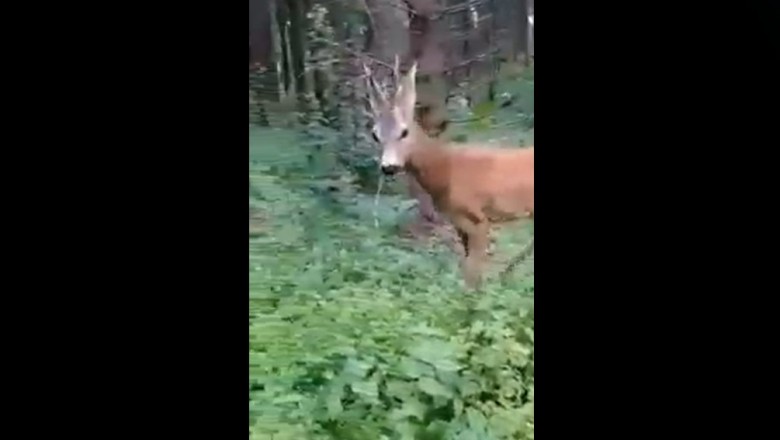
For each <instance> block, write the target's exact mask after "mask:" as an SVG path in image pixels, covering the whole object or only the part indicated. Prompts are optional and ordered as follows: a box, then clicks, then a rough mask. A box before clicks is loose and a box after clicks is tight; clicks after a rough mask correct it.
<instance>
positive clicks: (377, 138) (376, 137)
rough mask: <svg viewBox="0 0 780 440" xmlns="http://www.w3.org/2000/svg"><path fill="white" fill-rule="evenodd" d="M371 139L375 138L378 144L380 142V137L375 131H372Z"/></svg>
mask: <svg viewBox="0 0 780 440" xmlns="http://www.w3.org/2000/svg"><path fill="white" fill-rule="evenodd" d="M371 137H372V138H374V140H375V141H376V142H379V137H378V136H377V135H376V132H375V131H371Z"/></svg>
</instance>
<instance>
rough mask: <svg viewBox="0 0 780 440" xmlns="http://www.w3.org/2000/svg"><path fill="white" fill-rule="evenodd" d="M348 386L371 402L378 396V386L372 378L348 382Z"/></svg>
mask: <svg viewBox="0 0 780 440" xmlns="http://www.w3.org/2000/svg"><path fill="white" fill-rule="evenodd" d="M350 388H352V391H353V392H354V393H355V394H358V395H360V396H363V397H365V398H366V399H368V400H369V401H371V402H375V401H376V400H377V398H378V397H379V388H378V387H377V383H376V382H375V381H374V380H363V381H360V382H355V383H352V384H350Z"/></svg>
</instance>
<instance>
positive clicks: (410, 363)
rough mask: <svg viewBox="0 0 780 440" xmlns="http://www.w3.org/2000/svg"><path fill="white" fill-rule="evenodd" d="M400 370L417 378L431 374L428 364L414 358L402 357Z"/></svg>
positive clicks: (431, 369) (431, 370)
mask: <svg viewBox="0 0 780 440" xmlns="http://www.w3.org/2000/svg"><path fill="white" fill-rule="evenodd" d="M400 367H401V371H402V372H403V374H405V375H406V376H408V377H410V378H413V379H417V378H420V377H426V376H428V377H430V376H433V373H434V371H433V368H432V367H431V366H430V365H427V364H424V363H422V362H420V361H418V360H416V359H412V358H409V357H404V358H403V360H402V361H401V365H400Z"/></svg>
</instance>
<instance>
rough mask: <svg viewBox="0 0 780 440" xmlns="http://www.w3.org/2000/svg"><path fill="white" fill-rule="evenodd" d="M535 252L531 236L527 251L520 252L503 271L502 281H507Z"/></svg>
mask: <svg viewBox="0 0 780 440" xmlns="http://www.w3.org/2000/svg"><path fill="white" fill-rule="evenodd" d="M531 220H533V214H532V215H531ZM533 250H534V237H533V236H531V242H530V243H529V244H528V246H526V247H525V249H523V250H522V251H520V253H519V254H518V255H517V256H516V257H514V258H513V259H511V260H510V261H509V264H507V265H506V268H505V269H504V270H502V271H501V274H500V275H499V277H500V278H501V281H502V282H503V281H506V278H507V276H508V275H509V273H510V272H512V271H513V270H514V269H515V267H517V265H518V264H520V263H521V262H523V261H524V260H525V259H526V257H528V256H529V255H530V254H531V253H532V252H533Z"/></svg>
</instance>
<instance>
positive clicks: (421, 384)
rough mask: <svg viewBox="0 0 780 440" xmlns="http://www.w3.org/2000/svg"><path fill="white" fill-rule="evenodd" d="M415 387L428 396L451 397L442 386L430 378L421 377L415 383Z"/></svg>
mask: <svg viewBox="0 0 780 440" xmlns="http://www.w3.org/2000/svg"><path fill="white" fill-rule="evenodd" d="M417 387H418V388H419V389H420V391H422V392H424V393H426V394H428V395H430V396H439V397H447V398H450V397H452V392H451V391H450V390H448V389H447V388H446V387H445V386H444V385H442V384H440V383H439V382H438V381H437V380H436V379H433V378H431V377H423V378H421V379H420V380H419V381H418V382H417Z"/></svg>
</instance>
